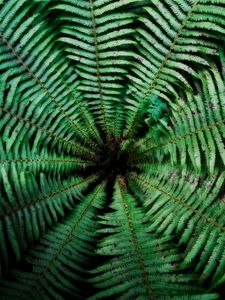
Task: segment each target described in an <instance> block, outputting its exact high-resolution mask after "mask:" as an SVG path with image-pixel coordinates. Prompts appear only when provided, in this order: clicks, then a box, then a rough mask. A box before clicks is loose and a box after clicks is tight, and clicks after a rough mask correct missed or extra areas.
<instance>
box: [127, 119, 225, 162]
mask: <svg viewBox="0 0 225 300" xmlns="http://www.w3.org/2000/svg"><path fill="white" fill-rule="evenodd" d="M223 123H225V119H223V120H220V121H217V122H214V123H212V124H210V125H208V126H205V127H202V128H199V129H197V130H195V131H191V132H188V133H186V134H184V135H181V136H178V137H175V138H172V139H170V140H168V141H167V142H165V143H161V144H158V145H155V146H152V147H150V148H148V149H146V150H145V151H143V152H140V153H139V154H141V155H145V154H146V153H148V152H149V151H150V150H154V149H158V148H162V147H165V146H167V145H169V144H174V143H176V142H177V141H180V140H182V139H185V138H186V137H189V136H192V135H197V134H198V133H200V132H204V131H207V130H210V129H212V128H214V127H217V126H220V125H222V124H223ZM136 158H137V157H136ZM133 161H135V160H133Z"/></svg>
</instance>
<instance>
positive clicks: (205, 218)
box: [131, 174, 225, 232]
mask: <svg viewBox="0 0 225 300" xmlns="http://www.w3.org/2000/svg"><path fill="white" fill-rule="evenodd" d="M131 178H133V179H135V180H137V181H140V182H141V183H142V184H144V185H145V186H146V187H149V186H150V187H152V188H154V189H155V190H157V191H159V192H160V193H162V194H164V195H166V196H167V197H168V198H169V199H171V200H173V201H175V202H176V203H178V204H179V205H181V206H182V207H183V208H186V209H187V210H189V211H191V212H192V213H193V214H195V215H196V216H198V217H199V218H200V219H202V220H203V221H204V222H206V223H210V224H211V225H213V226H214V227H216V228H217V229H219V230H220V231H223V232H225V227H224V226H222V225H221V224H219V223H217V222H216V220H214V219H212V218H210V217H208V216H206V215H204V214H203V213H201V212H200V211H198V210H197V209H195V208H193V207H192V206H191V205H189V204H187V203H185V202H184V201H182V199H180V198H178V197H175V196H173V195H172V194H170V193H168V192H167V191H166V190H164V189H162V188H161V187H160V186H159V185H156V184H154V183H153V182H151V181H150V180H146V179H145V178H143V176H142V177H141V178H140V177H138V176H137V175H134V174H132V176H131Z"/></svg>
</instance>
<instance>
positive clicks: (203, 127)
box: [135, 67, 225, 174]
mask: <svg viewBox="0 0 225 300" xmlns="http://www.w3.org/2000/svg"><path fill="white" fill-rule="evenodd" d="M201 82H202V89H201V90H200V91H199V94H198V95H193V94H192V93H190V92H186V95H185V97H183V98H179V99H177V105H176V106H175V105H174V110H173V111H172V115H171V119H170V120H171V125H166V124H164V128H162V127H161V129H160V128H159V132H160V131H161V135H160V134H158V135H157V137H156V138H151V137H150V138H147V139H143V141H142V145H143V146H142V147H141V148H138V149H137V150H138V155H137V156H136V158H135V159H138V157H141V159H142V160H144V158H143V156H144V155H151V153H152V151H153V152H154V155H156V153H157V152H158V156H160V155H161V156H162V155H164V156H165V155H167V153H168V154H169V155H170V158H171V161H172V163H173V164H174V165H177V164H178V163H181V166H182V167H183V168H185V166H187V164H188V162H189V161H190V162H191V164H192V165H193V167H194V169H195V170H196V172H197V173H199V172H201V171H202V169H203V170H204V171H208V172H209V173H210V174H213V173H214V170H215V163H216V162H217V163H218V162H219V161H220V163H219V164H217V165H218V167H219V168H221V169H224V166H225V150H224V147H223V140H224V138H225V125H224V122H225V107H224V89H225V85H224V82H223V80H222V78H221V76H220V74H219V72H218V70H217V69H216V68H215V67H213V68H212V70H211V71H210V72H207V71H205V72H204V73H203V74H202V76H201ZM148 142H149V143H148Z"/></svg>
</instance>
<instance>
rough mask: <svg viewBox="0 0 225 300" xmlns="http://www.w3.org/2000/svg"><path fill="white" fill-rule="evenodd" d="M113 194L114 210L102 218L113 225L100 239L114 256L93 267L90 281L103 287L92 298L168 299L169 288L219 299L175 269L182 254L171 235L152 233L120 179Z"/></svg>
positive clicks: (177, 292) (185, 294)
mask: <svg viewBox="0 0 225 300" xmlns="http://www.w3.org/2000/svg"><path fill="white" fill-rule="evenodd" d="M113 198H114V201H113V203H112V205H111V208H112V209H113V210H114V212H112V213H108V214H107V215H106V216H105V217H104V218H103V220H102V221H101V224H104V225H107V226H110V228H106V229H102V230H100V231H101V232H104V233H106V234H107V233H110V235H109V236H107V237H105V238H104V239H103V240H102V241H101V242H100V244H99V250H98V253H99V254H101V255H110V256H114V257H113V258H111V259H110V260H109V261H108V262H107V263H105V264H103V265H102V266H100V267H98V268H97V269H96V270H94V271H92V272H93V273H94V274H95V278H93V279H92V280H91V281H92V282H93V283H94V284H95V285H96V287H98V288H101V289H103V291H101V292H99V293H97V294H96V295H95V296H93V297H91V298H90V299H102V298H108V297H119V298H118V299H129V298H131V299H167V295H168V291H169V292H170V293H171V294H170V296H172V297H173V299H181V298H182V299H197V297H198V299H217V295H216V294H211V295H210V293H209V294H202V290H201V289H200V288H194V287H193V286H187V283H188V282H191V280H192V279H191V277H189V276H187V275H181V274H177V272H174V271H178V270H179V267H178V263H179V260H180V259H181V255H180V254H178V252H177V249H173V248H171V245H169V243H168V242H169V241H170V240H171V237H170V236H161V237H160V238H159V237H156V236H155V235H151V234H150V235H149V233H148V230H147V228H146V224H145V223H144V222H145V218H144V214H143V213H142V211H141V209H140V208H138V207H136V206H135V204H134V199H133V197H132V196H131V195H130V194H129V193H128V192H127V191H126V190H124V187H123V186H121V185H120V183H118V182H117V183H116V185H115V192H114V197H113ZM172 265H173V267H171V266H172ZM190 294H191V295H190Z"/></svg>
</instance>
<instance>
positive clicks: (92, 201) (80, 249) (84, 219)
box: [0, 184, 105, 299]
mask: <svg viewBox="0 0 225 300" xmlns="http://www.w3.org/2000/svg"><path fill="white" fill-rule="evenodd" d="M104 199H105V193H104V184H101V185H99V186H97V187H96V188H95V189H94V190H93V191H92V192H91V193H90V194H89V195H88V196H87V197H86V198H85V199H83V200H82V202H81V203H80V204H78V206H77V208H76V209H75V211H73V212H72V213H70V215H69V216H68V217H67V218H66V220H65V221H64V222H63V223H59V224H57V225H56V226H55V228H54V229H53V230H51V231H49V232H47V233H46V234H45V235H44V236H43V237H42V238H41V240H40V243H39V244H38V245H37V246H35V247H34V248H33V249H31V250H30V252H29V254H28V256H27V261H28V262H29V263H32V265H33V271H32V273H30V272H21V271H20V272H19V271H14V275H15V276H16V280H17V281H14V282H12V281H11V282H7V281H5V282H2V284H1V286H2V287H1V288H0V291H1V295H3V296H4V299H11V298H12V297H14V299H21V297H22V298H26V299H28V298H32V299H40V298H41V299H49V298H54V299H63V298H62V297H61V296H60V293H61V292H62V291H64V292H65V293H66V294H67V295H73V296H75V297H76V298H77V299H83V294H84V291H82V290H81V289H80V288H78V287H76V286H75V285H74V282H82V281H83V278H82V276H84V274H85V273H86V271H87V267H88V265H89V263H90V262H88V259H89V257H90V256H92V255H93V245H92V244H93V242H94V240H95V238H96V236H97V234H96V232H93V229H95V230H96V229H97V228H98V224H97V223H96V222H95V221H94V220H93V217H94V215H95V212H96V208H98V209H99V208H101V207H102V205H103V203H104ZM18 275H19V277H18ZM56 282H57V284H56ZM49 283H51V284H53V286H52V287H50V286H49Z"/></svg>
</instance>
